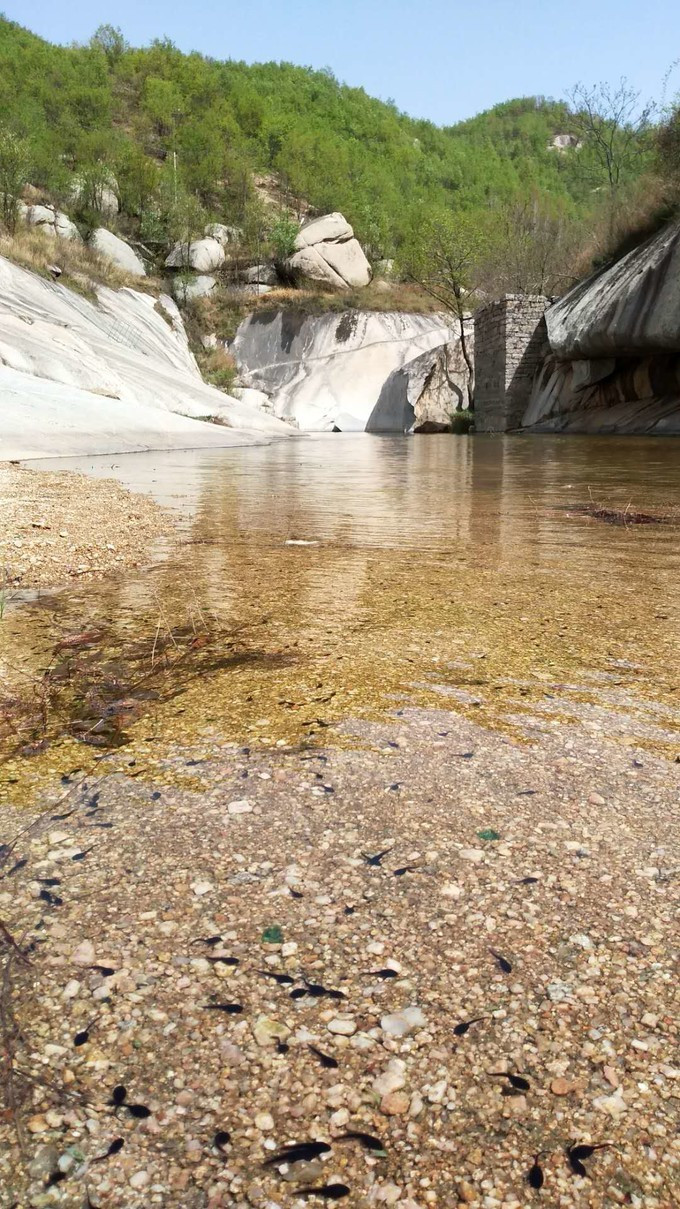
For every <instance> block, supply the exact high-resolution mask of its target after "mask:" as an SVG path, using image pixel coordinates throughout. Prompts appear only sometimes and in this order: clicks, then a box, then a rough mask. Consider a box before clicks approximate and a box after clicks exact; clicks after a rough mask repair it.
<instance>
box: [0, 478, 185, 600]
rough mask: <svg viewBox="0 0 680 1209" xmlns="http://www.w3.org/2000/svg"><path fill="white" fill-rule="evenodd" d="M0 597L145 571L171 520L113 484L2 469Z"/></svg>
mask: <svg viewBox="0 0 680 1209" xmlns="http://www.w3.org/2000/svg"><path fill="white" fill-rule="evenodd" d="M0 508H1V510H2V529H1V530H0V589H1V590H2V591H3V592H4V593H5V597H6V598H7V597H11V594H12V593H13V592H16V591H19V590H25V589H30V588H56V587H61V586H63V585H65V584H69V583H72V582H73V581H74V579H78V580H88V579H101V578H103V577H104V576H106V575H110V574H112V573H114V572H117V571H124V570H129V569H131V568H133V567H138V566H140V565H142V564H144V563H147V562H148V561H149V558H150V554H151V550H152V547H153V543H154V542H155V541H157V540H158V539H159V538H161V537H164V536H167V535H168V534H170V533H171V532H172V530H173V519H172V516H171V515H170V513H169V512H166V511H165V510H164V509H163V508H160V507H159V505H158V504H157V503H156V502H155V501H154V500H153V499H152V498H151V497H150V496H147V495H139V494H136V493H133V492H131V491H128V490H126V488H125V487H123V486H122V485H121V484H120V483H119V482H116V480H115V479H96V478H91V477H89V476H88V475H85V474H76V473H73V472H71V471H54V470H49V471H42V470H30V469H27V468H26V467H22V466H12V465H9V464H8V463H5V464H0Z"/></svg>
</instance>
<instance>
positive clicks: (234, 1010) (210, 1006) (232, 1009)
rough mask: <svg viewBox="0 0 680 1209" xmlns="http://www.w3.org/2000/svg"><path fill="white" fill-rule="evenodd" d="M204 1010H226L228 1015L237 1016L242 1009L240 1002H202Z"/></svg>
mask: <svg viewBox="0 0 680 1209" xmlns="http://www.w3.org/2000/svg"><path fill="white" fill-rule="evenodd" d="M203 1011H204V1012H226V1014H227V1015H228V1016H238V1015H239V1013H240V1012H242V1011H243V1007H242V1006H241V1004H240V1003H204V1004H203Z"/></svg>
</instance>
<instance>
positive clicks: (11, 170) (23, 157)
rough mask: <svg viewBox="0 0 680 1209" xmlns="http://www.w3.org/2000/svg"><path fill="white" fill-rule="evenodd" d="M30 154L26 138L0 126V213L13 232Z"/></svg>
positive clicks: (27, 174)
mask: <svg viewBox="0 0 680 1209" xmlns="http://www.w3.org/2000/svg"><path fill="white" fill-rule="evenodd" d="M30 168H31V155H30V148H29V144H28V140H27V139H22V138H19V136H18V135H16V134H14V133H13V131H11V130H7V129H3V128H2V127H0V214H1V215H2V221H3V223H4V225H5V226H6V227H7V229H8V230H9V231H10V232H11V233H13V232H14V229H15V227H16V225H17V219H18V217H19V200H20V198H21V192H22V189H23V188H24V185H25V184H27V182H28V177H29V173H30Z"/></svg>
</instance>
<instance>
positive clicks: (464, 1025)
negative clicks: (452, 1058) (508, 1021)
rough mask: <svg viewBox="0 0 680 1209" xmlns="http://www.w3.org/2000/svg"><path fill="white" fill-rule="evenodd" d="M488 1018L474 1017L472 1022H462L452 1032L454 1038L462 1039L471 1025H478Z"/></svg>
mask: <svg viewBox="0 0 680 1209" xmlns="http://www.w3.org/2000/svg"><path fill="white" fill-rule="evenodd" d="M488 1019H489V1017H488V1016H475V1018H474V1020H462V1021H461V1023H460V1024H457V1025H456V1027H455V1028H454V1030H453V1035H454V1037H464V1036H465V1034H466V1033H467V1032H468V1031H469V1030H470V1029H471V1028H472V1026H473V1024H480V1023H481V1021H482V1020H488Z"/></svg>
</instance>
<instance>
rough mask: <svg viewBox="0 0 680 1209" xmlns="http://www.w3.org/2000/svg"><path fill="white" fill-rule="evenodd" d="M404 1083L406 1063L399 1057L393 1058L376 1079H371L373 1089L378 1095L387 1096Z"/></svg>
mask: <svg viewBox="0 0 680 1209" xmlns="http://www.w3.org/2000/svg"><path fill="white" fill-rule="evenodd" d="M405 1085H406V1063H405V1062H404V1061H403V1060H402V1059H401V1058H393V1059H392V1061H391V1062H388V1064H387V1066H386V1067H385V1070H384V1071H383V1073H382V1074H381V1075H378V1077H377V1079H374V1080H373V1091H374V1092H377V1094H378V1095H379V1096H388V1095H389V1094H390V1093H391V1092H393V1091H399V1090H400V1088H402V1087H404V1086H405Z"/></svg>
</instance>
